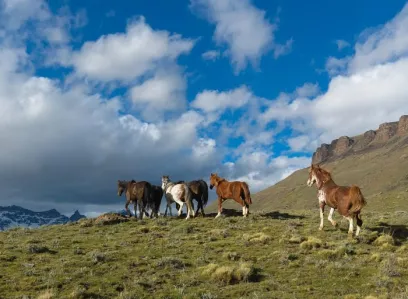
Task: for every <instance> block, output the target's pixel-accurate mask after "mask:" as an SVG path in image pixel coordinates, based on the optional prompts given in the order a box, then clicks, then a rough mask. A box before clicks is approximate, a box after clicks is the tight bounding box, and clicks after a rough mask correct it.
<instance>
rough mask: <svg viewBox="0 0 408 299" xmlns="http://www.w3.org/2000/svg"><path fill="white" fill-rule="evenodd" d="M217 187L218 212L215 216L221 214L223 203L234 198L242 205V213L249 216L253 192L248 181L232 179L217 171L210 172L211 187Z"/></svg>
mask: <svg viewBox="0 0 408 299" xmlns="http://www.w3.org/2000/svg"><path fill="white" fill-rule="evenodd" d="M214 187H215V188H216V193H217V195H218V199H217V200H218V214H217V216H215V218H218V217H219V216H221V212H222V203H223V202H224V201H225V200H227V199H233V200H235V201H236V202H237V203H239V204H240V205H241V206H242V215H243V216H244V217H247V216H248V214H249V205H250V204H252V199H251V193H250V192H249V187H248V184H247V183H246V182H243V181H232V182H229V181H227V180H226V179H224V178H222V177H220V176H218V174H217V173H211V174H210V189H213V188H214Z"/></svg>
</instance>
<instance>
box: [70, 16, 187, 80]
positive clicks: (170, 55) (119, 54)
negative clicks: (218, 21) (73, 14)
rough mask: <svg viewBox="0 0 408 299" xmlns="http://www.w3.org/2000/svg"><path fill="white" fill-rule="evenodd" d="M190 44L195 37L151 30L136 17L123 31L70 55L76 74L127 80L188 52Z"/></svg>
mask: <svg viewBox="0 0 408 299" xmlns="http://www.w3.org/2000/svg"><path fill="white" fill-rule="evenodd" d="M193 46H194V40H192V39H187V38H183V37H182V36H181V35H179V34H170V33H169V32H167V31H164V30H153V29H152V28H151V27H150V26H149V25H148V24H147V23H146V21H145V18H144V17H139V18H137V19H134V20H133V21H131V22H129V24H128V25H127V28H126V32H124V33H114V34H108V35H103V36H101V37H100V38H99V39H98V40H96V41H87V42H85V43H84V45H83V46H82V47H81V49H80V50H79V51H77V52H74V53H73V54H72V64H73V65H74V67H75V69H76V71H77V73H78V74H79V75H82V76H85V77H88V78H90V79H95V80H100V81H105V82H106V81H112V80H119V81H125V82H129V81H132V80H134V79H135V78H137V77H139V76H141V75H143V74H145V73H147V72H148V71H154V70H155V69H157V68H158V67H159V66H160V65H162V64H163V63H166V62H169V61H174V60H175V59H176V58H177V57H178V56H180V55H182V54H187V53H189V52H190V51H191V49H192V48H193Z"/></svg>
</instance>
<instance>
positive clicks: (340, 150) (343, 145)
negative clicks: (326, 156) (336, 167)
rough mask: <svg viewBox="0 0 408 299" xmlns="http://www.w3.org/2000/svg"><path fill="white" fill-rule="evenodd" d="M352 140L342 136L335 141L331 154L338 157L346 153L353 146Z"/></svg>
mask: <svg viewBox="0 0 408 299" xmlns="http://www.w3.org/2000/svg"><path fill="white" fill-rule="evenodd" d="M353 143H354V140H353V139H351V138H349V137H347V136H342V137H340V138H339V139H337V141H336V145H335V146H334V148H333V153H334V154H335V155H336V156H340V155H342V154H344V153H346V152H347V151H348V150H349V149H350V147H351V146H352V145H353Z"/></svg>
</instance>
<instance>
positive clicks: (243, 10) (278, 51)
mask: <svg viewBox="0 0 408 299" xmlns="http://www.w3.org/2000/svg"><path fill="white" fill-rule="evenodd" d="M190 1H191V5H190V7H191V9H192V11H194V12H196V13H197V14H199V15H201V16H203V17H204V18H206V19H207V20H208V21H209V22H210V23H212V24H214V25H215V32H214V36H213V38H214V40H215V42H216V44H217V45H219V46H227V52H226V53H227V54H228V55H229V57H230V60H231V63H232V65H233V67H234V71H235V73H238V72H240V71H241V70H243V69H245V68H246V66H247V65H248V64H252V65H253V66H255V67H257V66H258V65H259V61H260V59H261V57H262V56H263V55H265V54H266V53H268V52H269V51H274V56H275V58H277V57H279V56H281V55H284V54H286V53H288V52H289V51H290V50H291V47H292V43H293V40H292V39H290V40H289V41H287V42H285V43H284V44H279V43H276V42H275V38H274V33H275V31H276V30H277V24H272V23H271V22H270V21H269V20H268V19H267V18H266V16H265V11H264V10H261V9H259V8H257V7H255V6H254V5H253V4H252V3H251V1H250V0H190Z"/></svg>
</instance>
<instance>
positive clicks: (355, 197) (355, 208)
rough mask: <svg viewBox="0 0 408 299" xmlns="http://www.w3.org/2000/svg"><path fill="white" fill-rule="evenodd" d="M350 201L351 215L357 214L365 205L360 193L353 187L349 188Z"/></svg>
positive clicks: (358, 189) (365, 202)
mask: <svg viewBox="0 0 408 299" xmlns="http://www.w3.org/2000/svg"><path fill="white" fill-rule="evenodd" d="M350 200H351V207H350V209H349V212H352V213H355V212H359V211H360V210H361V209H362V208H363V207H364V206H365V205H366V204H367V201H366V199H365V198H364V196H363V194H362V193H361V190H360V188H359V187H357V186H355V185H353V186H351V188H350Z"/></svg>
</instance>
